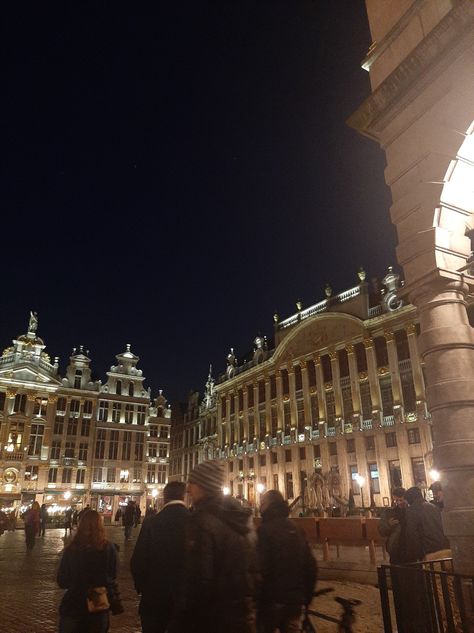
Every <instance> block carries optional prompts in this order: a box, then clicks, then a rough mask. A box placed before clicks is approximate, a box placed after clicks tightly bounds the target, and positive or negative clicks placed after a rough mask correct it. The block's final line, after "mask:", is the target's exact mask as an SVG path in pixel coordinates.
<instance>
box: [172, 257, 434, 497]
mask: <svg viewBox="0 0 474 633" xmlns="http://www.w3.org/2000/svg"><path fill="white" fill-rule="evenodd" d="M382 285H383V287H382V288H381V289H380V290H376V291H371V290H370V289H369V284H368V283H367V282H366V281H365V272H364V271H362V270H361V271H359V283H358V284H357V285H356V286H354V287H353V288H350V289H349V290H347V291H345V292H342V293H341V294H339V295H336V296H333V295H332V290H331V288H329V287H327V288H326V298H325V299H324V300H323V301H320V302H319V303H317V304H315V305H313V306H311V307H309V308H306V309H303V306H302V305H301V302H297V312H296V313H295V314H294V315H292V316H290V317H289V318H287V319H285V320H283V321H280V320H279V318H278V315H275V316H274V321H275V324H274V325H275V333H274V341H273V342H272V343H270V342H268V341H267V340H266V338H264V337H260V336H258V337H256V339H255V341H254V349H253V352H252V354H251V358H249V359H248V360H247V362H245V361H244V362H243V363H238V361H237V359H236V356H235V354H234V351H233V350H231V352H230V353H229V355H228V357H227V369H226V372H225V374H223V375H222V376H220V377H219V379H218V380H217V383H216V384H215V385H214V383H213V384H212V393H213V399H212V403H211V402H210V404H211V408H210V409H206V407H205V402H206V399H205V400H204V402H203V403H202V404H201V406H198V399H197V395H196V394H194V395H193V397H192V400H191V401H190V407H189V408H188V413H187V415H185V417H184V421H183V423H182V424H181V425H180V426H179V428H178V429H177V430H176V431H177V433H176V437H173V440H172V452H171V474H172V476H173V478H182V479H185V478H186V476H187V473H188V472H189V470H190V469H191V468H192V467H193V466H194V465H195V464H196V463H197V462H199V461H202V460H203V459H209V458H212V457H213V458H219V459H224V460H225V463H226V484H225V485H226V488H228V491H229V492H230V493H231V494H233V495H235V496H241V497H243V498H245V499H247V500H248V501H249V502H250V503H257V502H258V491H259V490H260V491H261V490H263V489H265V488H274V489H279V490H280V491H281V492H282V493H283V494H284V495H285V496H286V498H287V499H289V500H296V499H298V497H300V501H301V503H302V504H305V505H307V506H310V507H311V505H313V506H314V505H315V502H314V495H313V500H312V497H311V490H312V489H314V483H315V479H314V478H315V477H319V476H321V477H322V478H323V479H324V482H325V487H326V489H327V490H328V491H329V496H330V499H331V503H334V504H336V505H337V504H339V505H341V506H342V505H344V502H346V501H347V500H348V498H349V492H350V490H351V489H352V493H353V495H354V499H355V503H356V505H364V506H366V507H368V506H369V505H376V506H383V505H386V504H388V503H389V502H390V498H391V490H392V489H393V487H395V486H400V485H403V486H405V487H409V486H412V485H415V484H417V485H420V486H421V487H427V486H429V485H430V483H431V482H432V476H436V475H435V473H433V472H430V471H431V468H432V462H431V458H432V437H431V424H430V417H429V415H428V412H427V409H426V403H425V386H424V377H423V371H422V367H421V364H420V357H419V353H418V347H417V332H418V325H417V314H416V308H415V307H414V306H413V305H410V304H408V305H404V303H403V301H402V300H401V299H400V298H399V295H400V284H399V277H398V275H396V274H395V273H394V272H393V271H392V269H389V271H388V273H387V275H386V276H385V277H384V279H383V281H382ZM208 385H209V380H208V384H207V385H206V391H207V390H208ZM204 416H207V417H211V419H213V420H214V424H213V425H211V426H210V427H206V426H205V425H204V424H203V419H204ZM172 435H173V436H174V430H173V431H172ZM204 446H207V447H209V446H211V447H212V451H211V452H210V453H209V452H206V451H204V450H203V447H204ZM360 483H361V484H362V486H361V485H359V484H360Z"/></svg>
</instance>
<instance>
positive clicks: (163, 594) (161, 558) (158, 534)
mask: <svg viewBox="0 0 474 633" xmlns="http://www.w3.org/2000/svg"><path fill="white" fill-rule="evenodd" d="M185 490H186V485H185V484H184V483H183V482H180V481H172V482H170V483H168V484H167V485H166V486H165V488H164V490H163V497H164V502H165V503H164V506H163V508H162V509H161V511H160V513H159V514H156V515H149V516H147V517H146V519H145V521H144V522H143V525H142V528H141V530H140V534H139V535H138V540H137V543H136V545H135V549H134V551H133V554H132V558H131V561H130V568H131V571H132V576H133V580H134V583H135V588H136V590H137V593H139V594H141V599H140V608H139V613H140V619H141V623H142V631H143V633H164V632H165V631H166V630H167V629H168V626H169V623H170V621H171V620H172V618H173V614H174V612H175V608H176V600H177V597H178V596H179V594H180V592H181V589H182V580H183V568H184V535H185V525H186V521H187V519H188V517H189V511H188V510H187V509H186V506H185V504H184V494H185ZM160 570H161V571H160ZM164 570H166V573H164Z"/></svg>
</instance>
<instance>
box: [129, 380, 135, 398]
mask: <svg viewBox="0 0 474 633" xmlns="http://www.w3.org/2000/svg"><path fill="white" fill-rule="evenodd" d="M134 391H135V386H134V384H133V382H130V383H128V395H129V396H130V398H133V396H134Z"/></svg>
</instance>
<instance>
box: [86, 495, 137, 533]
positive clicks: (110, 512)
mask: <svg viewBox="0 0 474 633" xmlns="http://www.w3.org/2000/svg"><path fill="white" fill-rule="evenodd" d="M141 498H142V495H141V493H140V492H136V491H133V492H131V493H130V494H124V493H123V491H120V492H112V491H110V490H107V491H100V490H97V491H94V492H93V493H91V508H92V509H93V510H97V512H99V514H101V515H102V517H103V519H104V523H105V525H110V524H113V523H114V522H115V517H116V516H120V513H119V514H117V511H118V510H119V509H121V510H123V508H124V507H125V506H126V505H127V503H128V502H129V501H134V502H135V503H136V505H137V506H139V507H140V504H141ZM119 525H121V523H119Z"/></svg>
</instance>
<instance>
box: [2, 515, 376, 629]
mask: <svg viewBox="0 0 474 633" xmlns="http://www.w3.org/2000/svg"><path fill="white" fill-rule="evenodd" d="M138 529H139V528H137V529H136V530H134V531H133V536H132V540H130V541H128V542H125V540H124V535H123V530H122V528H119V527H107V536H108V538H109V539H110V540H111V541H113V542H114V543H117V544H118V545H119V546H120V552H119V578H118V580H119V586H120V591H121V594H122V601H123V605H124V608H125V612H124V613H123V614H122V615H119V616H112V617H111V633H140V632H141V628H140V619H139V617H138V596H137V594H136V593H135V590H134V588H133V582H132V577H131V574H130V571H129V560H130V556H131V553H132V551H133V548H134V544H135V540H136V537H137V534H138ZM63 535H64V530H62V529H61V530H60V529H50V530H47V532H46V536H45V537H44V538H39V537H38V538H37V539H36V544H35V547H34V549H33V551H32V552H26V547H25V538H24V533H23V531H22V530H17V531H16V532H5V534H3V536H0V579H1V583H0V604H1V609H0V632H1V633H56V632H57V622H58V606H59V603H60V601H61V597H62V595H63V590H62V589H59V588H58V586H57V585H56V571H57V568H58V565H59V560H60V558H61V552H62V550H63V547H64V539H63ZM157 573H166V570H157ZM328 586H331V587H334V588H335V594H332V595H336V594H339V595H342V596H344V597H347V598H358V599H360V600H362V601H363V605H361V607H359V608H358V610H357V611H358V621H357V623H356V626H355V629H354V631H355V633H375V631H381V630H382V622H381V616H380V601H379V597H378V591H377V589H376V588H375V587H370V586H368V585H367V586H366V585H359V584H356V583H346V582H334V581H321V582H320V583H319V584H318V588H322V587H328ZM314 608H315V609H317V610H318V611H321V612H324V613H327V614H330V615H333V616H335V615H338V614H339V611H340V609H339V607H338V606H337V605H336V603H335V602H334V600H333V599H332V596H331V595H329V596H324V597H322V598H319V599H318V600H317V601H316V604H314ZM315 624H316V626H317V630H318V633H331V632H335V631H336V630H337V627H336V625H335V624H330V623H328V622H324V621H322V620H319V619H317V620H315Z"/></svg>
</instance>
